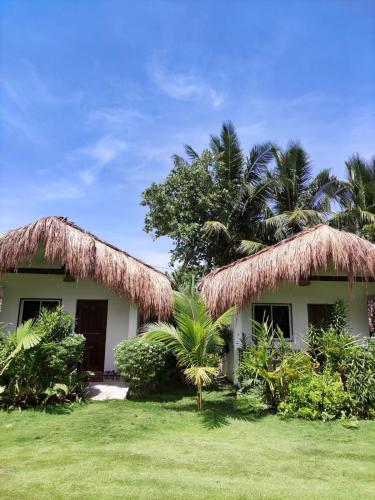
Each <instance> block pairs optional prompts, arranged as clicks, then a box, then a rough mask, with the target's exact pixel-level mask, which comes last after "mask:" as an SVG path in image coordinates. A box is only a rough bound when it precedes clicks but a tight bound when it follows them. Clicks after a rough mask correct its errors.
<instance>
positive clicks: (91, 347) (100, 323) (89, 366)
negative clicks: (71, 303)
mask: <svg viewBox="0 0 375 500" xmlns="http://www.w3.org/2000/svg"><path fill="white" fill-rule="evenodd" d="M107 312H108V301H107V300H78V301H77V313H76V331H77V333H81V334H82V335H84V336H85V337H86V344H85V353H84V357H83V364H82V368H83V370H90V371H93V372H103V371H104V355H105V339H106V331H107Z"/></svg>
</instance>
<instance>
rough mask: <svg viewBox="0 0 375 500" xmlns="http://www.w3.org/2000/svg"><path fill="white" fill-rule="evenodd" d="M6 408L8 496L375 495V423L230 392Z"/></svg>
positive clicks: (2, 426) (0, 473) (2, 463)
mask: <svg viewBox="0 0 375 500" xmlns="http://www.w3.org/2000/svg"><path fill="white" fill-rule="evenodd" d="M206 407H207V410H206V411H205V412H204V413H203V414H202V415H199V414H197V413H196V412H195V411H194V409H195V401H194V399H193V397H191V396H189V395H186V393H185V395H184V394H182V393H178V392H174V393H169V394H168V395H164V396H163V397H160V398H158V397H157V396H155V397H154V398H153V400H152V401H150V400H148V401H141V400H139V401H110V402H95V403H94V402H90V403H87V404H82V405H73V406H66V407H64V406H59V407H54V408H51V409H49V410H48V411H47V412H41V411H33V410H28V411H25V412H13V413H8V414H7V413H0V498H4V499H5V498H7V499H10V498H16V499H22V498H38V499H39V498H48V499H51V498H64V499H65V498H95V499H99V498H100V499H102V498H103V499H110V498H132V499H137V498H145V499H146V498H147V499H151V498H153V499H154V498H163V499H166V498H173V499H174V498H210V499H212V498H215V499H217V498H267V499H276V498H280V499H281V498H282V499H285V498H320V499H321V498H330V499H333V498H350V499H354V498H366V499H368V498H375V422H369V421H368V422H361V423H360V426H359V429H356V430H348V429H345V428H344V427H343V426H342V425H341V424H340V423H339V422H331V423H325V424H323V423H320V422H305V421H299V420H291V421H283V420H281V419H280V418H278V417H277V416H272V415H268V416H260V415H258V416H257V415H254V414H251V413H250V412H249V411H248V410H247V408H246V407H245V406H244V405H243V403H241V402H236V401H235V400H234V399H233V397H232V396H231V394H230V393H229V392H210V393H208V394H206Z"/></svg>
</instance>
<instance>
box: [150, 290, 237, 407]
mask: <svg viewBox="0 0 375 500" xmlns="http://www.w3.org/2000/svg"><path fill="white" fill-rule="evenodd" d="M174 305H175V324H170V323H165V322H157V323H151V324H149V325H147V326H146V329H145V333H144V334H143V338H144V339H145V340H146V341H147V342H150V341H151V342H152V341H155V342H164V344H165V345H166V346H167V347H168V348H169V349H170V350H171V351H172V353H173V354H174V355H175V356H176V359H177V362H178V364H179V366H181V367H183V368H184V374H185V377H186V379H187V380H188V381H189V382H190V383H192V384H193V385H195V386H196V388H197V407H198V411H201V410H202V409H203V387H205V386H207V385H209V384H210V383H211V382H212V381H213V378H214V376H215V375H216V373H217V366H215V364H214V363H213V362H212V358H213V357H214V356H213V355H215V353H217V352H218V347H219V346H221V345H223V339H222V337H221V336H220V332H221V330H222V329H223V328H224V327H226V326H228V325H229V324H230V322H231V320H232V318H233V315H234V313H235V309H234V308H232V309H229V310H228V311H226V312H225V313H224V314H222V315H221V316H220V317H219V318H218V319H216V320H213V319H212V318H211V316H210V313H209V311H208V307H207V305H206V304H205V302H204V301H203V299H202V297H201V296H200V294H199V293H198V292H197V291H196V289H195V286H194V283H192V284H191V285H190V286H187V287H185V288H182V289H180V290H179V291H176V292H174Z"/></svg>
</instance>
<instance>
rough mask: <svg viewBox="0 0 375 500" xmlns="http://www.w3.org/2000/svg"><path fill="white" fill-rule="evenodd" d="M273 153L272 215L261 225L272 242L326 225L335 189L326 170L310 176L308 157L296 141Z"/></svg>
mask: <svg viewBox="0 0 375 500" xmlns="http://www.w3.org/2000/svg"><path fill="white" fill-rule="evenodd" d="M273 154H274V159H275V169H274V171H273V181H274V183H273V193H272V212H273V213H272V216H271V217H268V218H267V219H266V220H265V221H264V224H263V227H264V233H265V235H266V238H267V237H268V238H271V241H270V242H271V243H274V242H275V241H279V240H282V239H284V238H286V237H287V236H289V235H291V234H294V233H296V232H299V231H301V229H303V228H304V227H308V226H315V225H317V224H319V223H323V222H325V221H326V218H327V215H328V213H329V211H330V208H331V200H332V198H333V197H334V195H335V193H336V191H337V187H338V181H337V179H336V178H335V177H333V176H331V175H330V173H329V170H321V171H320V172H319V173H318V175H316V176H315V177H313V175H312V166H311V162H310V159H309V156H308V154H307V152H306V151H305V150H304V149H303V148H302V147H301V145H300V144H299V143H298V142H291V143H290V144H289V145H288V147H287V149H286V150H285V151H283V150H281V149H279V148H276V147H275V148H274V149H273ZM272 239H273V240H274V241H272Z"/></svg>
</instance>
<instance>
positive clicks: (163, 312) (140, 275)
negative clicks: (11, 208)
mask: <svg viewBox="0 0 375 500" xmlns="http://www.w3.org/2000/svg"><path fill="white" fill-rule="evenodd" d="M41 247H42V248H43V253H44V258H45V259H46V260H47V261H48V262H53V261H58V262H60V263H61V264H62V265H63V266H64V267H65V270H66V272H67V273H69V274H71V275H72V276H75V277H79V278H89V279H92V280H94V281H97V282H99V283H101V284H103V285H105V286H107V287H109V288H111V289H112V290H113V291H114V292H116V293H117V294H119V295H126V296H127V297H129V299H130V300H131V301H132V302H134V303H136V304H137V305H138V307H139V309H140V310H141V311H142V313H143V314H144V315H146V316H150V315H152V316H157V317H158V318H160V319H167V318H168V317H169V316H170V314H171V312H172V287H171V283H170V281H169V279H168V278H167V276H166V275H165V274H163V273H161V272H160V271H157V270H156V269H154V268H153V267H151V266H149V265H147V264H145V263H144V262H142V261H141V260H139V259H136V258H134V257H132V256H130V255H129V254H127V253H126V252H124V251H122V250H120V249H119V248H116V247H114V246H113V245H110V244H109V243H107V242H105V241H103V240H101V239H99V238H97V237H96V236H94V235H93V234H91V233H89V232H87V231H85V230H84V229H82V228H80V227H79V226H76V225H75V224H73V223H72V222H70V221H68V220H67V219H66V218H64V217H53V216H51V217H44V218H42V219H39V220H37V221H36V222H33V223H32V224H29V225H27V226H24V227H21V228H19V229H14V230H12V231H9V232H7V233H5V234H4V235H2V236H0V274H2V273H5V272H9V270H13V269H16V268H17V266H19V265H20V264H22V263H25V262H27V261H31V259H32V258H33V257H35V255H36V254H37V252H38V250H39V249H40V248H41Z"/></svg>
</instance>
